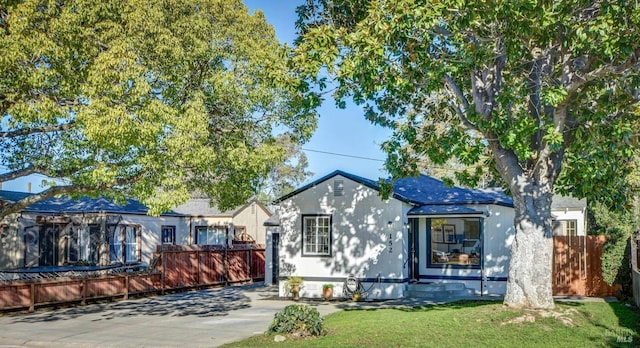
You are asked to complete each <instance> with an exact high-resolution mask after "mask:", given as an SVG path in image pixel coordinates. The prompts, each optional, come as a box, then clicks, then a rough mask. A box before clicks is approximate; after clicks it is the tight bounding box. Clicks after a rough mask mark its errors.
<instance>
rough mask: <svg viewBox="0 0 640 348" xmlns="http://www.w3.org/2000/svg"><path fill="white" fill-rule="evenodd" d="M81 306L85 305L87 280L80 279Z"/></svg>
mask: <svg viewBox="0 0 640 348" xmlns="http://www.w3.org/2000/svg"><path fill="white" fill-rule="evenodd" d="M80 304H81V305H83V306H84V305H86V304H87V278H86V277H85V278H82V301H80Z"/></svg>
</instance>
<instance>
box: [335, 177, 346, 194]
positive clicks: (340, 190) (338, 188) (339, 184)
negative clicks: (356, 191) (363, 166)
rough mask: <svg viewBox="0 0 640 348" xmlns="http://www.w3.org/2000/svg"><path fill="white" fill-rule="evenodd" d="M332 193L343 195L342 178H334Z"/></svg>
mask: <svg viewBox="0 0 640 348" xmlns="http://www.w3.org/2000/svg"><path fill="white" fill-rule="evenodd" d="M333 195H334V196H336V197H338V196H344V180H334V181H333Z"/></svg>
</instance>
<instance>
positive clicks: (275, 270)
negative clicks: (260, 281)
mask: <svg viewBox="0 0 640 348" xmlns="http://www.w3.org/2000/svg"><path fill="white" fill-rule="evenodd" d="M271 241H272V243H271V255H272V257H271V271H272V278H271V279H272V282H273V284H274V285H276V284H278V276H279V275H280V254H279V252H278V251H279V250H280V233H273V234H271Z"/></svg>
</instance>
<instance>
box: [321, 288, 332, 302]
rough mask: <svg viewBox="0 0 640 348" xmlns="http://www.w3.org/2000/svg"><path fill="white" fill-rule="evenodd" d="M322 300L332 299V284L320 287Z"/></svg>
mask: <svg viewBox="0 0 640 348" xmlns="http://www.w3.org/2000/svg"><path fill="white" fill-rule="evenodd" d="M322 298H324V299H325V300H327V301H328V300H331V299H332V298H333V284H324V285H322Z"/></svg>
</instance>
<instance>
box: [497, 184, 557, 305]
mask: <svg viewBox="0 0 640 348" xmlns="http://www.w3.org/2000/svg"><path fill="white" fill-rule="evenodd" d="M528 187H529V189H528V190H525V192H520V193H518V194H514V195H513V199H514V205H515V218H514V225H515V228H516V235H515V239H514V240H513V244H512V247H511V262H510V265H509V278H508V280H507V292H506V294H505V298H504V304H505V305H506V306H509V307H512V308H539V309H543V308H553V306H554V303H553V292H552V286H551V279H552V278H551V277H552V261H553V238H552V235H551V231H552V225H551V196H552V194H551V193H550V191H549V190H545V189H543V188H541V187H536V188H534V189H531V186H528Z"/></svg>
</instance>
